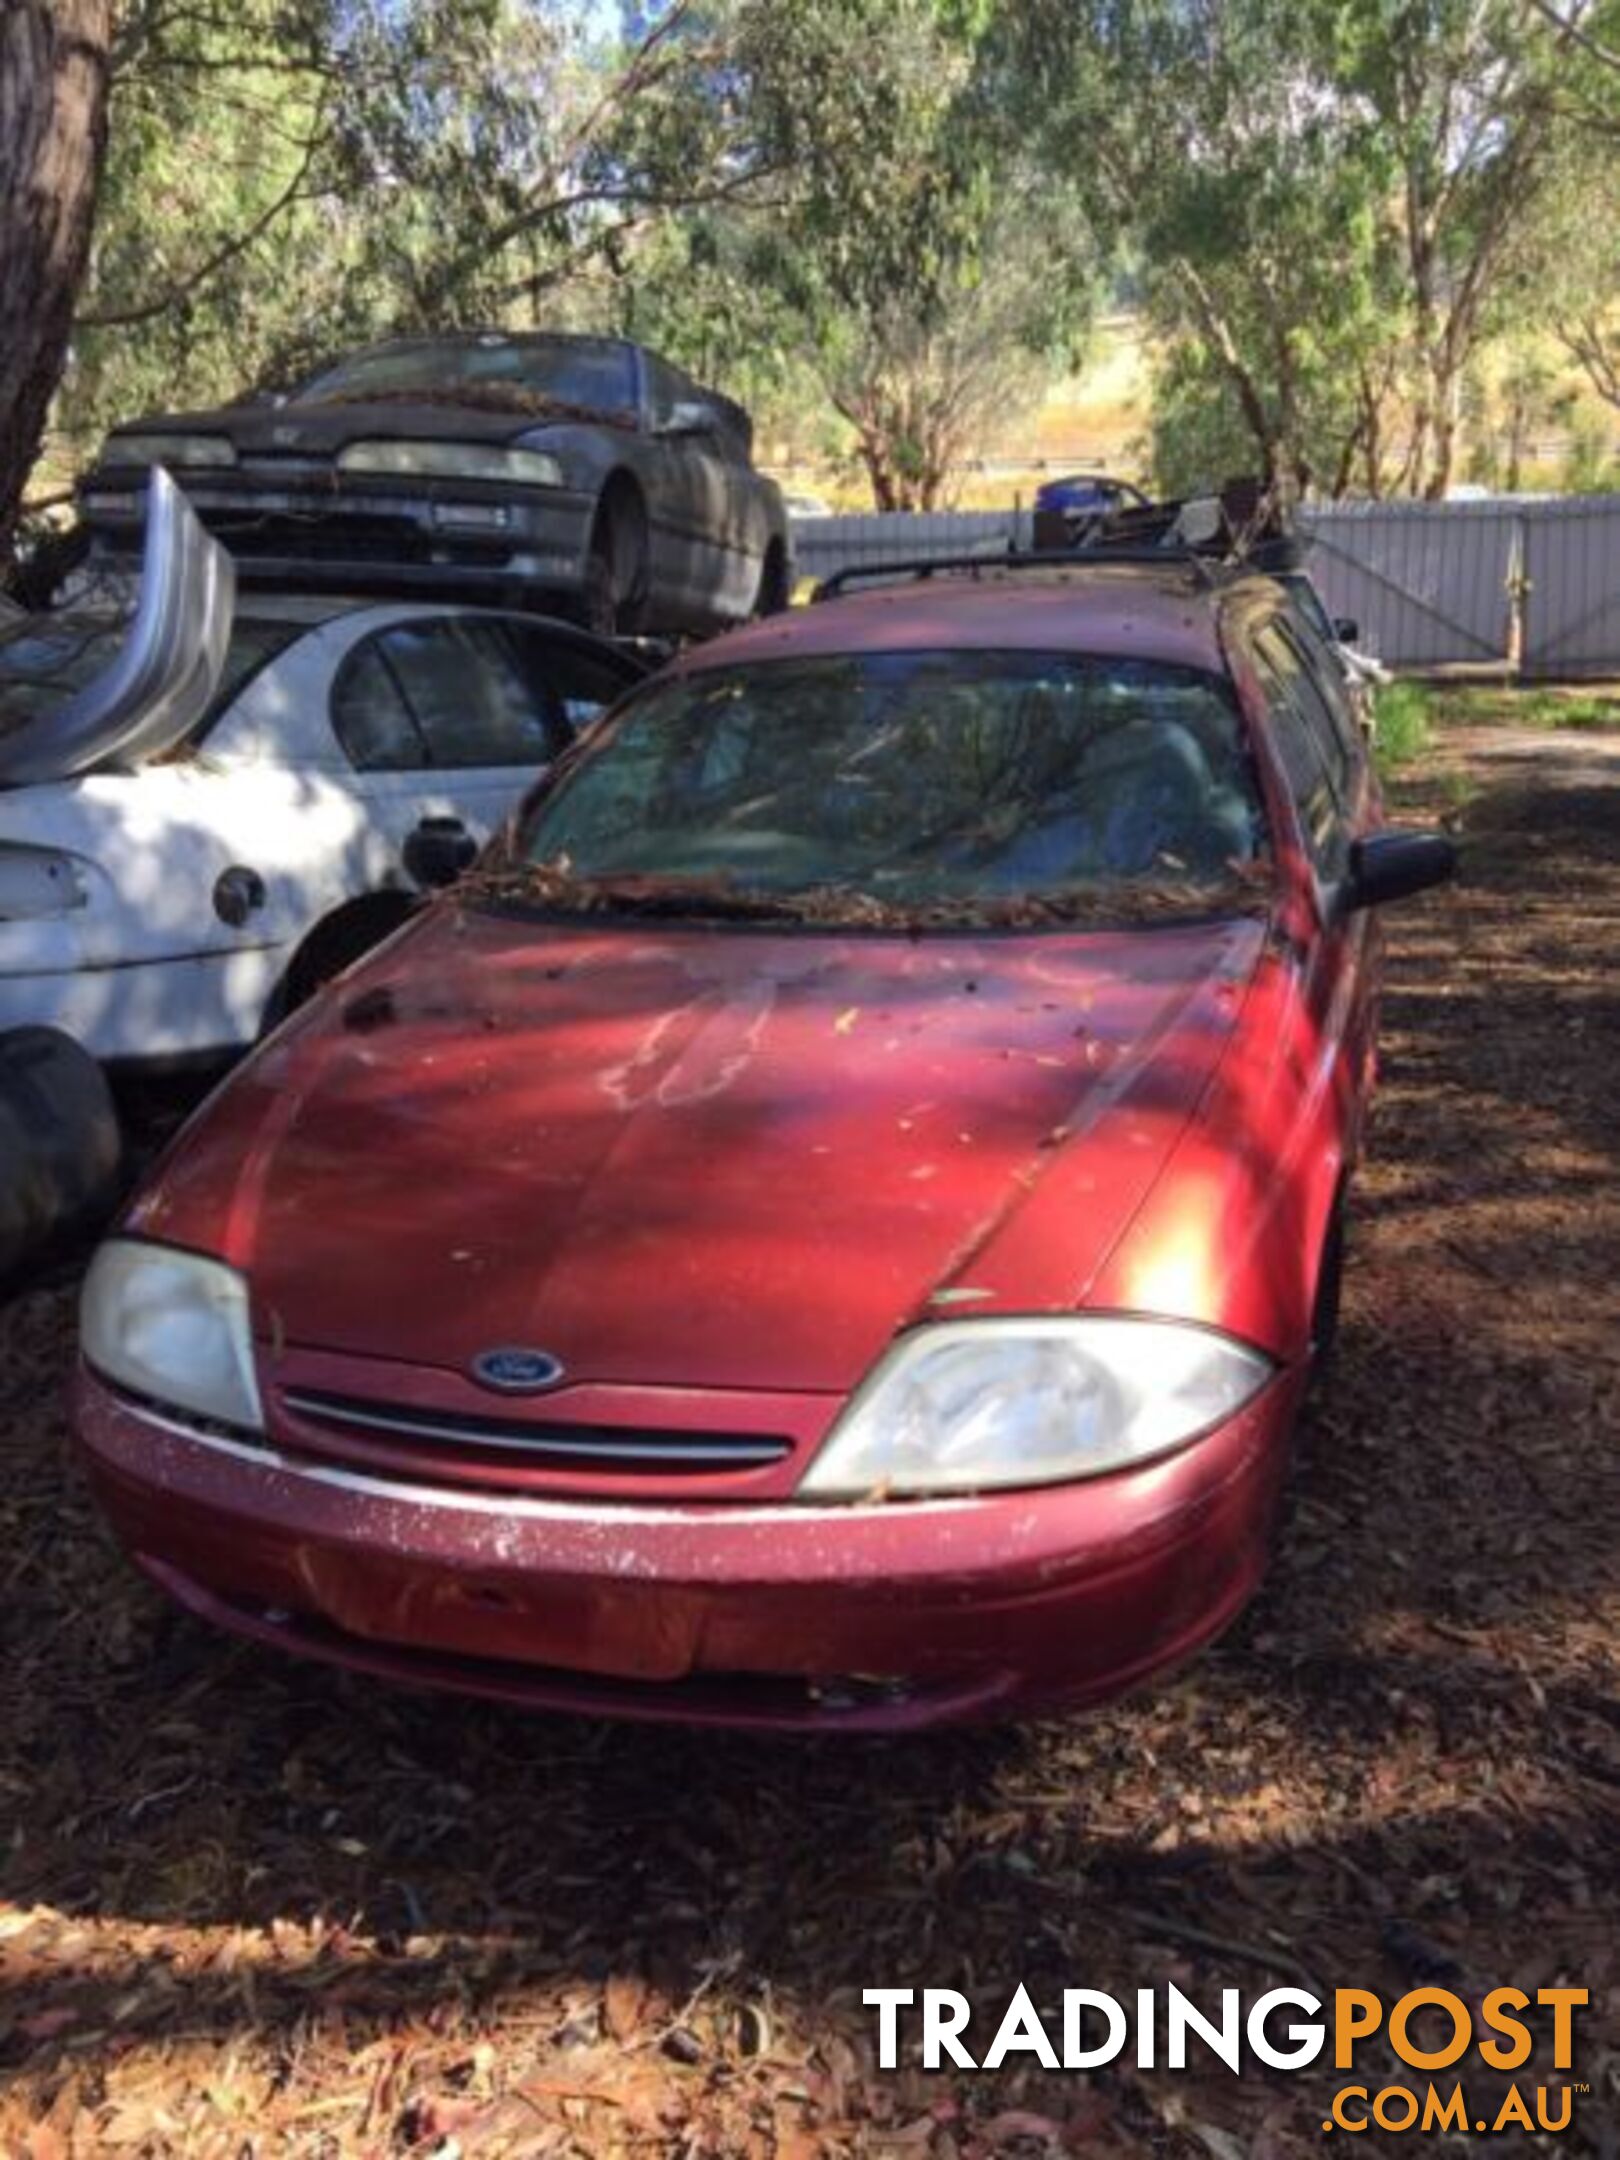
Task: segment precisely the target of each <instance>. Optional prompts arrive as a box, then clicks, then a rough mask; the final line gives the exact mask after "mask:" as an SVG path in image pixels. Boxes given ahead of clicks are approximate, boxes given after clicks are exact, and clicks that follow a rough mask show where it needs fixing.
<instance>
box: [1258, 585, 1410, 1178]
mask: <svg viewBox="0 0 1620 2160" xmlns="http://www.w3.org/2000/svg"><path fill="white" fill-rule="evenodd" d="M1307 636H1308V633H1304V632H1302V631H1301V629H1300V627H1299V625H1298V624H1297V623H1295V622H1293V621H1291V620H1289V619H1288V618H1286V617H1285V616H1284V615H1282V614H1280V613H1279V614H1277V615H1273V616H1272V617H1271V618H1270V619H1269V621H1267V622H1266V623H1265V624H1264V625H1263V626H1261V627H1260V628H1259V629H1258V630H1257V632H1256V633H1255V637H1254V646H1253V649H1254V657H1255V662H1256V667H1257V671H1258V673H1259V676H1260V680H1261V683H1262V686H1263V687H1264V689H1265V692H1266V699H1267V704H1268V707H1269V710H1270V716H1271V733H1272V740H1273V741H1274V743H1275V744H1276V747H1277V751H1278V755H1279V758H1280V761H1281V764H1282V767H1283V772H1284V775H1285V778H1286V780H1287V785H1288V789H1289V793H1290V794H1291V796H1292V797H1293V801H1294V805H1295V808H1296V810H1297V812H1298V814H1299V822H1300V828H1301V833H1302V837H1303V840H1304V844H1305V850H1306V854H1307V857H1308V859H1309V862H1310V866H1311V871H1312V875H1313V879H1314V882H1315V887H1316V902H1317V915H1318V922H1319V926H1320V927H1319V934H1318V936H1317V937H1316V938H1315V939H1314V940H1313V941H1312V945H1311V948H1310V950H1309V952H1308V953H1307V954H1306V955H1304V956H1302V958H1303V965H1304V979H1303V981H1302V983H1301V991H1302V995H1303V997H1304V1000H1305V1003H1306V1007H1307V1010H1308V1012H1309V1016H1310V1022H1311V1026H1312V1030H1313V1033H1314V1037H1315V1041H1316V1043H1317V1045H1318V1048H1319V1053H1320V1054H1321V1056H1322V1057H1323V1058H1324V1059H1326V1060H1329V1061H1331V1062H1332V1064H1333V1066H1334V1068H1335V1083H1336V1087H1337V1089H1338V1090H1339V1091H1340V1092H1341V1096H1342V1100H1343V1102H1344V1103H1345V1105H1346V1106H1347V1109H1348V1112H1349V1122H1350V1124H1351V1126H1352V1127H1354V1125H1355V1124H1356V1123H1357V1122H1358V1121H1359V1115H1360V1108H1361V1104H1362V1101H1363V1099H1364V1096H1365V1091H1366V1087H1367V1084H1368V1083H1369V1081H1370V1079H1371V1065H1372V1057H1373V1045H1374V1042H1375V1039H1376V1029H1377V997H1378V960H1379V950H1380V948H1379V944H1378V928H1377V924H1376V920H1375V913H1376V911H1375V910H1373V909H1368V908H1363V909H1360V910H1357V911H1355V912H1353V913H1347V912H1346V911H1345V910H1344V909H1343V908H1342V907H1341V905H1340V895H1341V891H1342V888H1343V886H1344V884H1345V881H1346V880H1347V878H1348V876H1349V872H1350V857H1351V848H1352V846H1353V844H1354V842H1355V840H1356V839H1357V838H1358V837H1359V835H1360V834H1361V833H1362V832H1364V831H1365V830H1366V829H1367V827H1368V824H1369V822H1370V820H1371V818H1372V816H1373V814H1374V808H1375V800H1376V798H1375V795H1374V791H1373V788H1372V782H1371V776H1370V772H1369V770H1368V768H1367V762H1366V757H1365V751H1364V749H1363V746H1362V745H1361V743H1360V741H1359V730H1357V729H1356V728H1355V726H1354V723H1353V722H1352V721H1350V720H1349V718H1348V716H1347V715H1344V716H1340V715H1337V714H1336V713H1335V711H1334V708H1333V705H1332V703H1331V702H1330V699H1329V696H1328V692H1327V688H1326V685H1327V683H1328V682H1329V681H1330V679H1331V676H1330V670H1331V662H1330V661H1328V660H1327V659H1326V658H1325V656H1323V657H1319V656H1318V655H1316V654H1315V653H1314V652H1312V651H1311V649H1310V647H1309V645H1308V643H1307ZM1349 1143H1350V1146H1351V1147H1352V1149H1353V1145H1354V1132H1353V1130H1352V1132H1351V1133H1350V1135H1349Z"/></svg>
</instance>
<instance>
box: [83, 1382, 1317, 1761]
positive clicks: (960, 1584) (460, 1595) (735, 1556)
mask: <svg viewBox="0 0 1620 2160" xmlns="http://www.w3.org/2000/svg"><path fill="white" fill-rule="evenodd" d="M1301 1382H1302V1374H1300V1373H1299V1372H1297V1371H1289V1372H1284V1373H1282V1374H1279V1375H1278V1377H1277V1378H1276V1379H1275V1380H1274V1381H1273V1382H1272V1383H1271V1384H1270V1386H1268V1387H1267V1388H1266V1390H1265V1391H1264V1392H1263V1394H1262V1395H1260V1396H1259V1397H1258V1398H1257V1399H1256V1400H1255V1401H1254V1402H1253V1403H1251V1404H1250V1405H1249V1406H1248V1407H1247V1408H1246V1409H1245V1410H1244V1411H1243V1412H1242V1413H1241V1414H1240V1415H1239V1416H1238V1417H1236V1418H1234V1419H1232V1420H1231V1421H1230V1422H1229V1423H1228V1424H1226V1425H1224V1426H1222V1427H1221V1428H1219V1429H1218V1430H1217V1431H1216V1432H1214V1433H1212V1434H1210V1435H1208V1436H1207V1437H1206V1438H1205V1439H1203V1440H1200V1441H1198V1442H1196V1443H1195V1444H1193V1445H1192V1446H1190V1447H1187V1448H1184V1449H1182V1450H1181V1451H1180V1452H1179V1453H1178V1454H1176V1455H1173V1456H1170V1457H1167V1458H1165V1459H1164V1460H1162V1461H1160V1462H1157V1463H1153V1464H1149V1465H1147V1466H1145V1467H1143V1468H1141V1469H1138V1470H1134V1471H1129V1472H1125V1473H1122V1474H1120V1475H1117V1476H1114V1477H1109V1478H1099V1479H1094V1480H1091V1481H1089V1482H1087V1483H1084V1484H1078V1485H1071V1486H1061V1487H1051V1488H1048V1489H1045V1490H1043V1491H1036V1492H1014V1493H1002V1494H996V1495H990V1496H984V1497H979V1498H971V1499H960V1500H948V1501H946V1500H941V1501H929V1502H914V1503H909V1504H894V1503H891V1504H888V1505H874V1506H868V1507H817V1506H809V1505H799V1504H793V1503H787V1504H773V1505H764V1506H755V1505H741V1504H726V1503H716V1502H710V1503H707V1504H692V1505H671V1504H665V1505H656V1504H655V1505H640V1504H607V1503H583V1502H579V1501H575V1500H567V1501H563V1500H555V1499H531V1498H527V1497H520V1496H513V1495H510V1494H504V1493H503V1494H494V1493H480V1492H469V1491H466V1490H452V1489H450V1488H447V1487H443V1486H430V1485H415V1484H406V1483H401V1482H398V1481H396V1480H394V1479H392V1478H384V1477H372V1476H369V1475H365V1474H361V1473H357V1472H355V1471H354V1470H352V1469H347V1468H339V1467H337V1466H335V1465H332V1464H329V1463H320V1462H315V1461H312V1460H310V1459H308V1458H299V1457H297V1456H295V1455H293V1454H290V1453H283V1452H282V1451H281V1450H280V1449H279V1448H278V1447H277V1446H276V1445H275V1443H274V1442H273V1441H267V1442H260V1441H253V1442H249V1441H245V1440H241V1439H235V1438H230V1437H226V1436H223V1435H219V1434H209V1433H203V1432H199V1431H196V1430H193V1429H191V1428H189V1427H188V1426H186V1425H185V1424H184V1423H182V1422H181V1421H179V1420H178V1419H175V1418H171V1417H168V1416H165V1415H162V1414H160V1413H158V1412H156V1411H154V1410H152V1409H149V1408H146V1407H143V1406H141V1405H138V1404H135V1403H133V1402H130V1401H128V1400H127V1399H125V1398H124V1397H122V1396H120V1395H119V1394H117V1393H115V1392H114V1391H113V1390H111V1389H109V1388H108V1387H106V1386H105V1385H104V1384H103V1383H102V1382H101V1381H99V1380H98V1379H97V1378H96V1377H95V1376H94V1375H92V1374H90V1373H88V1372H81V1374H80V1376H79V1378H78V1380H77V1382H76V1387H75V1420H76V1425H77V1430H78V1433H79V1437H80V1440H81V1442H82V1445H83V1448H84V1451H85V1455H86V1458H87V1461H88V1465H89V1471H90V1476H91V1481H92V1484H93V1486H94V1488H95V1491H96V1494H97V1496H98V1498H99V1500H100V1502H101V1504H102V1506H103V1507H104V1509H105V1510H106V1512H107V1514H108V1516H109V1517H110V1519H111V1520H112V1522H113V1525H114V1527H115V1528H116V1530H117V1532H118V1534H119V1536H120V1538H121V1539H122V1541H123V1542H124V1544H125V1545H126V1546H127V1547H128V1548H129V1550H130V1552H131V1554H132V1555H133V1557H134V1558H135V1560H136V1561H137V1563H138V1564H139V1565H140V1566H141V1567H142V1568H144V1569H145V1571H146V1572H147V1573H148V1574H149V1575H150V1576H152V1577H153V1578H154V1579H155V1580H156V1581H157V1582H159V1583H160V1584H161V1585H162V1586H163V1587H164V1588H165V1589H166V1590H167V1591H168V1592H170V1594H171V1595H173V1596H174V1597H176V1598H177V1599H178V1600H179V1601H180V1602H181V1603H182V1604H184V1605H186V1606H188V1607H190V1608H191V1610H192V1611H194V1612H197V1613H199V1614H201V1615H202V1616H203V1617H204V1618H206V1619H209V1620H211V1621H214V1622H216V1623H217V1624H218V1625H220V1626H222V1627H225V1628H228V1629H230V1630H232V1631H233V1632H235V1633H237V1634H240V1635H246V1636H250V1637H253V1638H255V1639H257V1640H259V1641H261V1642H270V1643H275V1644H278V1645H280V1646H282V1647H284V1648H288V1649H293V1650H297V1651H301V1652H304V1653H306V1654H308V1655H312V1656H315V1657H320V1658H324V1659H327V1660H330V1661H332V1662H335V1663H337V1664H341V1665H346V1666H349V1667H352V1668H355V1669H358V1670H362V1671H367V1672H372V1673H375V1674H377V1675H379V1676H381V1677H385V1678H388V1679H393V1680H399V1681H405V1682H416V1683H420V1684H427V1685H432V1686H443V1687H449V1688H453V1689H457V1690H460V1691H462V1692H464V1693H468V1694H473V1695H482V1696H487V1697H491V1698H494V1699H498V1700H502V1701H509V1702H516V1703H522V1704H528V1705H532V1706H535V1707H540V1708H550V1709H567V1710H579V1711H586V1712H590V1713H592V1714H602V1715H615V1716H630V1717H643V1718H656V1719H664V1720H684V1721H690V1722H694V1723H716V1724H729V1725H737V1726H753V1727H776V1728H823V1727H828V1726H835V1727H837V1728H838V1729H840V1730H845V1731H858V1730H880V1731H881V1730H889V1731H900V1730H907V1729H918V1728H921V1727H924V1726H929V1725H934V1724H942V1723H947V1722H951V1721H956V1720H961V1719H966V1718H972V1717H987V1716H1007V1715H1011V1714H1013V1713H1019V1714H1022V1713H1026V1712H1029V1711H1033V1710H1037V1709H1046V1708H1052V1707H1057V1706H1060V1705H1064V1704H1077V1703H1083V1702H1090V1701H1095V1700H1098V1699H1100V1698H1102V1697H1105V1696H1108V1695H1112V1694H1115V1693H1117V1692H1118V1691H1120V1690H1121V1689H1123V1688H1125V1687H1128V1686H1131V1685H1133V1684H1134V1683H1136V1682H1138V1681H1141V1680H1143V1679H1145V1678H1147V1677H1148V1676H1150V1675H1151V1674H1153V1673H1156V1672H1158V1671H1160V1670H1162V1669H1164V1668H1165V1667H1167V1666H1170V1665H1173V1664H1176V1663H1179V1662H1180V1661H1181V1660H1183V1659H1184V1658H1186V1657H1187V1656H1189V1655H1190V1654H1191V1653H1192V1652H1193V1651H1195V1650H1196V1649H1198V1648H1199V1647H1200V1646H1201V1645H1202V1644H1203V1643H1205V1642H1207V1641H1208V1640H1209V1639H1210V1638H1211V1637H1212V1636H1214V1635H1216V1634H1218V1633H1219V1632H1220V1630H1221V1629H1222V1628H1224V1627H1225V1626H1226V1625H1227V1623H1228V1622H1229V1621H1230V1620H1231V1619H1232V1618H1233V1617H1234V1616H1235V1615H1236V1613H1237V1612H1238V1611H1239V1610H1240V1609H1241V1607H1242V1606H1243V1604H1244V1603H1245V1602H1246V1600H1247V1599H1248V1597H1249V1595H1250V1594H1251V1592H1252V1591H1253V1590H1254V1588H1255V1586H1256V1584H1257V1583H1258V1581H1259V1579H1260V1576H1261V1574H1262V1572H1263V1569H1264V1566H1265V1560H1266V1555H1267V1551H1268V1548H1269V1543H1270V1533H1271V1527H1272V1524H1273V1521H1274V1518H1275V1513H1276V1507H1277V1501H1278V1496H1279V1493H1280V1489H1281V1484H1282V1480H1283V1475H1284V1470H1285V1466H1286V1460H1287V1440H1288V1432H1289V1427H1290V1425H1291V1422H1292V1418H1293V1414H1294V1411H1295V1408H1296V1406H1297V1399H1298V1395H1299V1390H1300V1386H1301Z"/></svg>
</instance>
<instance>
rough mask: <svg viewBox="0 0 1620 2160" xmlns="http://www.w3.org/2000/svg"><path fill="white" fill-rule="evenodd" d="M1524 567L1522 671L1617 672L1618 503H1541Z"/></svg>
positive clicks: (1530, 525)
mask: <svg viewBox="0 0 1620 2160" xmlns="http://www.w3.org/2000/svg"><path fill="white" fill-rule="evenodd" d="M1524 569H1525V576H1526V578H1527V579H1528V583H1529V589H1528V591H1527V592H1526V594H1525V603H1524V672H1525V673H1526V674H1527V675H1540V676H1560V675H1564V676H1570V675H1574V676H1593V675H1620V500H1617V499H1616V498H1615V497H1614V496H1612V495H1591V496H1582V497H1577V498H1576V499H1574V500H1573V501H1569V502H1560V503H1544V504H1538V505H1537V506H1536V510H1535V514H1534V516H1532V517H1530V518H1528V519H1527V520H1526V527H1525V547H1524Z"/></svg>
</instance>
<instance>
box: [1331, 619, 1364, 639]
mask: <svg viewBox="0 0 1620 2160" xmlns="http://www.w3.org/2000/svg"><path fill="white" fill-rule="evenodd" d="M1333 635H1334V636H1335V637H1336V638H1337V639H1338V641H1339V643H1340V644H1341V645H1359V644H1360V643H1361V625H1360V623H1358V622H1357V621H1356V618H1355V617H1354V616H1353V615H1335V616H1334V618H1333Z"/></svg>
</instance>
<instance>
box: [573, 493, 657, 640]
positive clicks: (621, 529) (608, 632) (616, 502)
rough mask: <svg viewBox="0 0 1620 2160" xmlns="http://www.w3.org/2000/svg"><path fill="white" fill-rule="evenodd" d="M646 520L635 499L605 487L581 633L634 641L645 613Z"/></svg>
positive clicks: (587, 562) (593, 540) (593, 538)
mask: <svg viewBox="0 0 1620 2160" xmlns="http://www.w3.org/2000/svg"><path fill="white" fill-rule="evenodd" d="M649 577H650V571H649V563H648V555H647V519H646V514H645V512H644V511H643V509H642V507H641V501H640V498H639V497H638V496H637V495H636V494H635V493H634V491H633V490H632V489H630V488H629V487H626V486H617V487H610V488H609V490H608V493H607V496H606V498H605V499H604V501H603V503H602V507H601V509H600V510H598V512H597V514H596V524H595V526H594V527H593V529H592V532H591V544H590V549H589V552H588V553H587V555H586V558H585V583H584V588H583V591H582V594H581V599H582V603H583V613H584V617H585V627H586V629H587V630H594V631H595V632H596V634H597V636H598V637H633V636H634V635H635V634H636V633H637V632H638V631H639V630H640V629H641V628H642V625H643V622H644V619H645V617H646V613H647V588H648V583H649Z"/></svg>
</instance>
